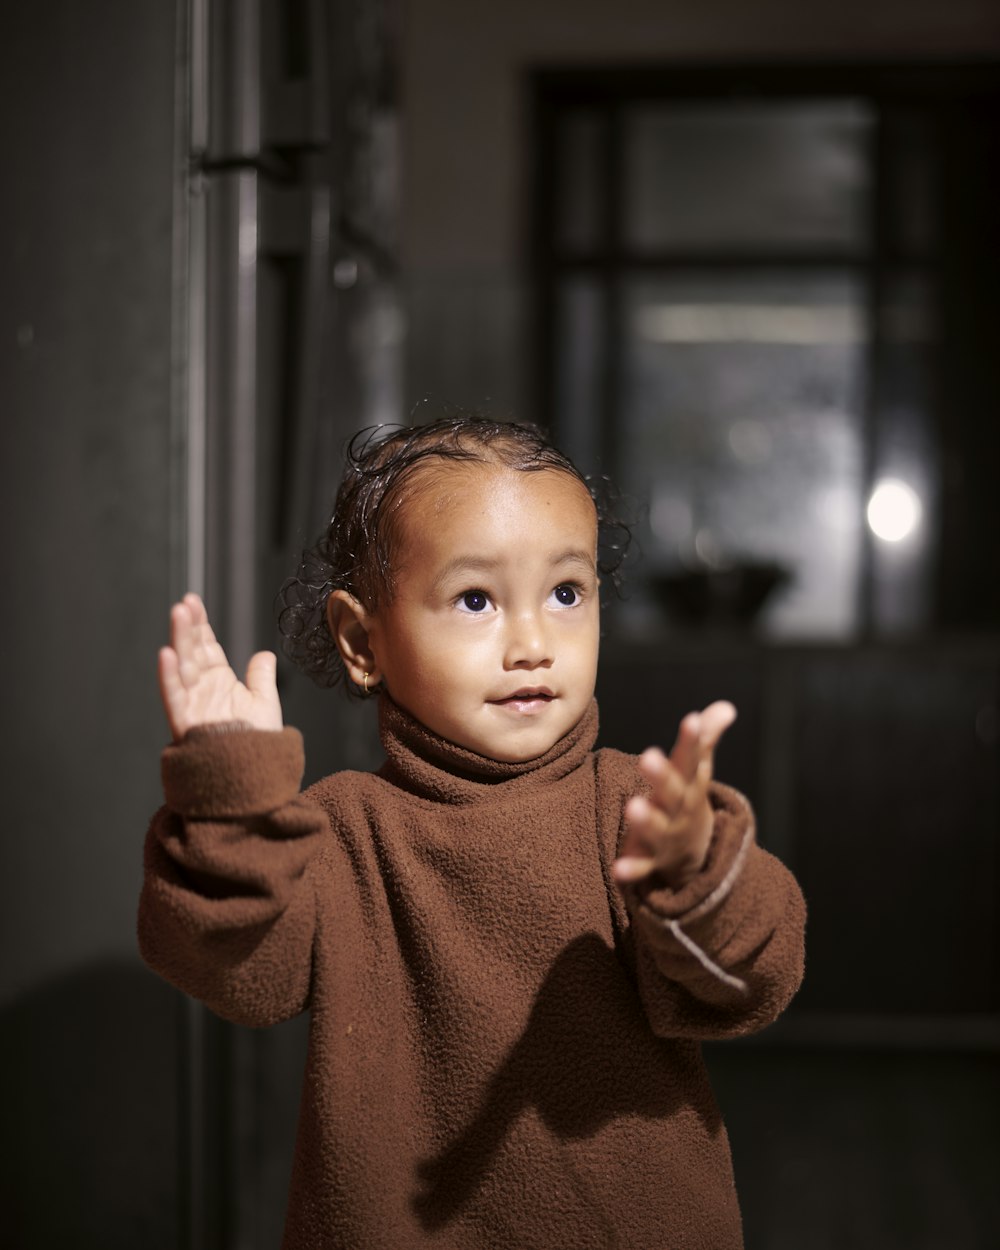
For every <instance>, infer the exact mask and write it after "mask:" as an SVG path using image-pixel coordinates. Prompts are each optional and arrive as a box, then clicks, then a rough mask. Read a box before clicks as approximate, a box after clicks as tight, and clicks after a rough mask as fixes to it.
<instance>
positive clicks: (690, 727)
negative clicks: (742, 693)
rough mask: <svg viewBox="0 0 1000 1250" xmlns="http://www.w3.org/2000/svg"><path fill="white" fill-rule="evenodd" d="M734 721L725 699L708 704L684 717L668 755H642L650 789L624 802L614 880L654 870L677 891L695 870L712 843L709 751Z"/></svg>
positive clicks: (641, 764)
mask: <svg viewBox="0 0 1000 1250" xmlns="http://www.w3.org/2000/svg"><path fill="white" fill-rule="evenodd" d="M735 719H736V708H734V707H733V705H732V704H731V703H725V702H720V703H712V704H710V705H709V706H708V707H707V708H705V710H704V711H703V712H691V713H690V714H689V715H687V716H685V717H684V719H683V720H682V721H681V724H680V729H679V730H678V732H677V741H676V742H675V743H674V746H673V750H672V751H671V752H670V756H669V758H668V757H667V756H665V755H664V754H663V752H662V751H661V750H660V749H659V747H650V748H649V749H648V750H646V751H644V752H643V753H642V755H641V756H640V758H639V769H640V771H641V772H642V774H643V776H644V777H645V778H646V780H647V781H648V782H649V784H650V787H651V789H650V793H649V796H648V797H646V796H643V795H636V796H635V797H634V798H631V799H629V801H628V803H627V804H626V805H625V824H626V833H625V839H624V842H623V843H622V850H621V855H620V857H619V858H618V859H616V860H615V866H614V873H615V879H616V880H617V881H619V882H620V883H622V884H626V883H630V882H635V881H640V880H642V878H643V877H646V876H648V875H649V874H650V873H651V872H654V871H655V872H660V873H662V874H663V876H664V877H665V878H666V879H667V882H668V883H669V884H670V885H671V886H672V887H673V888H674V889H679V888H680V887H681V886H682V885H684V883H685V882H686V881H689V880H690V879H691V878H692V877H693V876H695V875H696V873H698V872H699V871H700V870H701V868H702V866H703V864H704V863H705V857H706V856H707V854H708V848H709V844H710V843H711V841H712V824H713V818H712V808H711V805H710V804H709V801H708V783H709V782H710V781H711V780H712V762H713V755H714V752H715V747H716V745H717V743H718V741H719V739H720V738H721V737H722V735H723V734H724V733H725V731H726V730H727V729H728V728H729V726H730V725H731V724H732V723H733V721H734V720H735Z"/></svg>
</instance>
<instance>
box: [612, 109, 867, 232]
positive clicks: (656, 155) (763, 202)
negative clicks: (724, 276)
mask: <svg viewBox="0 0 1000 1250" xmlns="http://www.w3.org/2000/svg"><path fill="white" fill-rule="evenodd" d="M870 128H871V117H870V115H869V112H868V110H867V109H866V108H865V107H864V106H862V105H861V104H860V103H856V102H854V101H850V100H841V101H829V102H817V103H774V104H764V103H747V104H729V103H727V104H718V105H716V104H692V103H683V104H672V105H657V106H655V107H645V108H636V109H634V110H633V111H631V112H630V113H629V115H628V120H627V123H626V150H625V170H626V177H625V205H626V208H625V222H626V226H625V241H626V243H627V244H628V245H630V246H632V247H635V248H640V249H655V248H664V249H667V248H692V247H693V248H747V247H756V248H767V249H775V250H779V249H796V248H798V249H800V250H801V249H803V248H829V249H833V250H837V251H845V252H847V251H858V250H860V249H861V248H863V247H864V246H865V244H866V241H867V237H868V214H869V209H868V202H869V194H870V188H869V178H868V173H867V165H866V149H867V145H868V136H869V131H870Z"/></svg>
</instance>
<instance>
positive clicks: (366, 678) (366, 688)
mask: <svg viewBox="0 0 1000 1250" xmlns="http://www.w3.org/2000/svg"><path fill="white" fill-rule="evenodd" d="M368 676H369V675H368V673H365V694H368V693H369V691H368Z"/></svg>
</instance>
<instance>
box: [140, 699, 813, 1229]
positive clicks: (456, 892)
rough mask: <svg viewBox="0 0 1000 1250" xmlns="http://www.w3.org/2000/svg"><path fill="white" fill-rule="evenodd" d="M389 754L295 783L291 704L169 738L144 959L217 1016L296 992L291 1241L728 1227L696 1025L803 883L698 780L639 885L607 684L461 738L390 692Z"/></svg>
mask: <svg viewBox="0 0 1000 1250" xmlns="http://www.w3.org/2000/svg"><path fill="white" fill-rule="evenodd" d="M380 730H381V736H382V742H383V746H384V749H385V753H386V762H385V765H384V766H383V767H382V769H381V770H380V771H379V772H378V773H376V774H371V773H355V772H345V773H338V774H335V775H333V776H331V777H328V778H326V779H325V780H324V781H321V782H320V783H318V784H317V785H315V786H313V787H312V788H311V789H310V790H308V791H307V792H306V793H305V794H304V795H302V794H300V793H299V785H300V780H301V775H302V767H303V765H302V748H301V738H300V736H299V734H298V733H297V732H296V731H295V730H292V729H285V730H283V731H282V732H281V733H266V732H262V731H254V730H251V729H242V730H240V729H237V730H235V731H232V732H227V733H217V732H212V731H211V730H210V729H208V728H206V729H202V730H195V731H192V732H191V733H189V734H188V735H187V737H186V738H185V739H184V740H183V742H181V743H180V744H178V745H175V746H172V747H169V748H168V749H167V750H166V752H165V753H164V757H163V780H164V787H165V794H166V806H165V807H164V808H163V809H161V810H160V812H159V813H158V814H157V815H156V816H155V817H154V820H153V822H152V825H151V828H150V831H149V836H148V838H147V843H146V876H145V882H144V886H143V892H142V897H141V901H140V909H139V939H140V947H141V950H142V953H143V956H144V958H145V959H146V961H147V962H148V963H149V964H150V966H151V967H153V968H154V969H155V970H156V971H157V972H159V973H160V974H161V975H162V976H164V977H165V978H166V979H167V980H169V981H170V982H172V983H173V984H174V985H176V986H179V987H180V988H181V989H182V990H184V991H186V992H187V993H189V994H191V995H194V996H195V997H196V998H198V999H200V1000H202V1001H203V1002H205V1003H207V1004H208V1006H209V1007H210V1008H212V1009H213V1010H214V1011H215V1012H217V1013H218V1014H219V1015H221V1016H224V1017H225V1018H226V1019H229V1020H233V1021H236V1022H238V1023H242V1024H245V1025H251V1026H263V1025H269V1024H273V1023H276V1022H277V1021H280V1020H284V1019H287V1018H289V1017H291V1016H293V1015H295V1014H297V1013H298V1012H301V1011H303V1010H305V1009H307V1008H308V1009H309V1010H310V1012H311V1034H310V1046H309V1056H308V1061H307V1070H306V1076H305V1088H304V1093H303V1098H302V1105H301V1111H300V1123H299V1130H298V1139H297V1145H296V1154H295V1161H294V1168H293V1179H292V1185H291V1193H290V1199H289V1207H288V1214H287V1221H286V1229H285V1236H284V1241H283V1246H284V1250H326V1248H329V1250H333V1248H334V1247H336V1248H337V1250H421V1248H423V1247H427V1248H428V1250H430V1248H431V1247H433V1248H434V1250H507V1248H509V1250H535V1248H537V1250H560V1248H563V1247H573V1248H574V1250H589V1248H591V1247H593V1248H594V1250H596V1248H598V1247H601V1248H602V1250H608V1248H611V1247H620V1248H622V1250H625V1248H628V1250H736V1248H737V1247H740V1246H741V1245H742V1235H741V1227H740V1215H739V1208H738V1205H737V1199H736V1193H735V1188H734V1184H733V1175H732V1167H731V1162H730V1154H729V1145H728V1141H727V1138H726V1133H725V1129H724V1126H723V1123H722V1118H721V1115H720V1113H719V1109H718V1106H717V1105H716V1102H715V1099H714V1097H713V1095H712V1092H711V1089H710V1087H709V1084H708V1080H707V1076H706V1072H705V1068H704V1065H703V1062H702V1058H701V1054H700V1049H699V1041H700V1040H701V1039H705V1038H720V1037H727V1036H734V1035H739V1034H744V1033H748V1032H751V1031H753V1030H755V1029H759V1028H761V1027H763V1026H764V1025H766V1024H768V1023H769V1022H770V1021H772V1020H773V1019H774V1018H775V1017H776V1016H777V1015H778V1013H779V1012H780V1011H781V1010H782V1009H783V1008H784V1006H785V1005H786V1003H787V1002H788V1001H789V999H790V998H791V996H792V994H793V993H794V992H795V990H796V988H797V986H798V984H799V981H800V979H801V975H802V964H803V925H804V905H803V902H802V896H801V894H800V891H799V889H798V886H797V885H796V883H795V881H794V879H793V878H792V877H791V875H790V874H789V873H788V872H787V870H786V869H785V868H784V867H783V866H782V865H781V864H780V863H779V862H778V861H777V860H776V859H774V858H773V857H772V856H770V855H769V854H767V853H766V852H765V851H764V850H763V849H762V848H761V847H760V846H759V845H758V844H757V843H756V841H755V839H754V827H753V819H752V815H751V811H750V808H749V806H748V805H747V803H746V801H745V800H744V799H743V798H742V797H741V796H740V795H738V794H737V793H736V792H735V791H733V790H731V789H728V788H726V787H724V786H721V785H714V786H713V789H712V803H713V807H714V809H715V831H714V836H713V841H712V847H711V851H710V853H709V857H708V860H707V862H706V864H705V866H704V869H703V871H702V872H701V873H700V874H699V875H698V876H697V877H696V878H695V879H693V880H691V881H689V882H688V883H687V884H686V885H685V886H684V887H683V889H681V890H678V891H673V890H671V889H670V888H668V887H667V886H666V885H665V884H664V883H663V882H662V881H660V880H656V879H651V880H649V881H648V882H646V883H645V884H644V885H643V887H642V889H634V890H630V891H629V892H628V894H627V895H623V894H622V892H621V891H620V890H619V889H618V888H617V887H616V886H615V885H614V883H613V881H612V878H611V864H612V861H613V860H614V858H615V855H616V852H617V848H618V845H619V842H620V839H621V837H622V834H623V817H622V813H623V808H624V804H625V802H626V800H627V798H628V797H629V796H630V795H631V794H633V793H636V792H637V791H640V790H641V789H642V788H643V785H642V782H641V780H640V777H639V774H638V771H637V768H636V760H635V758H634V757H632V756H628V755H624V754H622V753H620V752H617V751H611V750H600V751H595V750H594V749H593V747H594V742H595V739H596V734H597V709H596V705H592V706H591V708H590V710H589V712H588V713H587V715H586V716H585V717H584V718H583V720H582V721H581V722H580V723H579V724H578V725H577V726H576V728H575V729H574V730H572V731H571V733H570V734H568V735H567V736H566V737H565V738H564V739H562V740H561V741H560V742H559V743H558V744H557V745H556V746H555V747H553V748H552V750H551V751H549V752H548V754H546V755H544V756H542V757H541V758H539V759H536V760H533V761H530V762H529V763H526V764H504V763H498V762H496V761H494V760H489V759H485V758H483V757H481V756H477V755H474V754H473V753H471V752H468V751H465V750H463V749H461V748H458V747H455V746H453V745H452V744H449V743H447V742H444V741H443V740H441V739H440V738H437V737H436V736H435V735H433V734H432V733H430V732H429V731H428V730H426V729H425V728H424V727H423V726H421V725H420V724H418V723H417V722H416V721H414V720H412V719H411V718H410V717H409V716H408V715H407V714H406V713H405V712H403V711H402V710H401V709H399V708H398V707H396V706H395V705H394V704H393V703H392V702H391V701H390V700H389V699H388V697H387V696H384V695H383V696H381V706H380Z"/></svg>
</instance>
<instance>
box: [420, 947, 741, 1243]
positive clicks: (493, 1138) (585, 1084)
mask: <svg viewBox="0 0 1000 1250" xmlns="http://www.w3.org/2000/svg"><path fill="white" fill-rule="evenodd" d="M664 1047H670V1048H671V1050H672V1051H673V1054H672V1055H671V1060H672V1062H671V1065H670V1069H669V1079H668V1080H664V1079H663V1075H662V1074H663V1072H664V1068H665V1065H664V1063H663V1057H664V1055H663V1048H664ZM701 1073H702V1068H701V1060H700V1056H699V1055H698V1053H697V1051H696V1050H694V1049H693V1048H691V1047H690V1046H686V1045H684V1044H677V1043H674V1042H669V1041H663V1040H660V1039H658V1038H656V1037H655V1036H654V1035H653V1033H652V1032H651V1031H650V1029H649V1026H648V1025H647V1024H646V1022H645V1017H644V1016H643V1014H642V1008H641V1006H640V1005H639V1002H638V998H637V995H636V993H635V990H634V989H633V987H632V985H631V982H630V981H629V979H628V978H627V977H626V976H623V974H622V967H621V964H620V962H619V960H618V958H617V956H616V955H615V953H614V952H613V951H612V950H611V949H610V948H609V947H608V946H607V945H606V944H605V943H604V942H603V941H602V940H601V939H600V938H599V937H598V936H597V934H594V933H588V934H585V935H584V936H583V937H580V938H576V939H575V940H574V941H573V942H571V943H570V944H569V945H568V946H566V947H565V949H564V950H563V951H562V952H561V953H560V954H559V956H558V958H557V959H556V960H555V962H554V963H553V965H552V967H551V969H550V970H549V973H548V975H547V976H546V978H545V980H544V982H543V983H542V986H541V989H540V990H539V991H538V994H537V996H536V998H535V1003H534V1006H533V1008H532V1011H531V1015H530V1016H529V1018H528V1023H527V1026H526V1027H525V1030H524V1032H523V1034H522V1035H521V1037H520V1038H519V1039H518V1041H517V1042H516V1043H515V1045H514V1046H513V1048H512V1049H511V1050H510V1052H509V1053H508V1055H507V1058H506V1059H505V1061H504V1063H503V1065H502V1066H501V1067H500V1069H499V1070H498V1071H497V1072H496V1073H495V1075H494V1076H493V1079H492V1080H491V1081H490V1083H489V1087H488V1089H487V1091H486V1094H485V1097H484V1099H483V1101H482V1104H481V1106H480V1108H479V1111H478V1113H477V1114H476V1116H475V1119H474V1120H473V1121H472V1122H471V1123H470V1124H469V1125H468V1127H467V1128H466V1129H465V1130H464V1131H463V1132H462V1133H461V1134H460V1135H459V1137H458V1138H457V1139H456V1140H455V1141H454V1142H452V1144H451V1145H450V1146H448V1147H447V1148H446V1149H445V1150H444V1151H442V1152H441V1154H439V1155H438V1156H437V1157H436V1158H433V1159H430V1160H427V1161H426V1162H424V1163H423V1164H422V1165H421V1167H420V1179H421V1182H422V1184H423V1189H422V1190H421V1192H419V1193H418V1194H417V1195H415V1197H414V1199H413V1208H414V1210H415V1212H416V1214H417V1216H418V1218H419V1219H420V1222H421V1223H422V1224H423V1226H424V1228H426V1229H427V1230H429V1231H434V1230H437V1229H440V1228H442V1227H444V1226H445V1225H446V1224H448V1223H449V1222H450V1221H451V1220H453V1219H454V1218H455V1217H456V1216H457V1215H458V1214H459V1213H460V1212H461V1211H462V1210H463V1208H464V1207H466V1206H467V1205H468V1203H469V1202H471V1201H472V1200H473V1199H474V1198H475V1196H476V1194H477V1192H478V1191H479V1189H480V1187H481V1185H482V1184H483V1182H484V1180H485V1179H486V1177H487V1176H488V1174H489V1171H490V1168H491V1165H492V1163H493V1161H494V1159H495V1157H496V1155H497V1153H498V1152H499V1151H500V1150H501V1148H502V1146H503V1144H504V1140H505V1138H506V1137H507V1134H508V1132H509V1131H510V1130H511V1128H512V1127H513V1125H514V1122H515V1120H517V1118H518V1117H519V1116H520V1115H521V1113H522V1112H523V1111H525V1110H526V1109H528V1108H534V1109H535V1110H536V1111H537V1113H538V1115H539V1117H540V1118H541V1120H542V1121H543V1123H544V1124H545V1125H546V1127H547V1128H548V1129H549V1130H550V1132H551V1133H552V1134H553V1135H554V1136H555V1137H556V1138H557V1139H558V1140H562V1141H565V1140H571V1139H580V1138H586V1137H590V1136H592V1135H594V1134H595V1133H597V1132H598V1131H599V1130H600V1129H601V1128H602V1127H603V1126H604V1125H606V1124H608V1123H609V1122H610V1121H612V1120H615V1119H618V1118H621V1117H623V1116H629V1117H640V1118H644V1119H660V1118H664V1117H669V1116H670V1115H671V1114H672V1113H673V1112H675V1111H676V1110H677V1109H678V1108H679V1107H680V1106H682V1105H693V1106H694V1108H695V1110H696V1111H697V1113H698V1115H699V1116H700V1118H701V1119H702V1121H703V1122H704V1123H705V1124H706V1127H707V1128H708V1130H709V1131H710V1132H711V1131H714V1130H716V1129H718V1128H719V1127H720V1126H721V1115H720V1113H719V1110H718V1107H717V1105H716V1104H715V1101H714V1099H713V1098H712V1097H711V1095H710V1093H708V1092H707V1086H706V1085H705V1083H704V1081H703V1080H702V1076H701Z"/></svg>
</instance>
